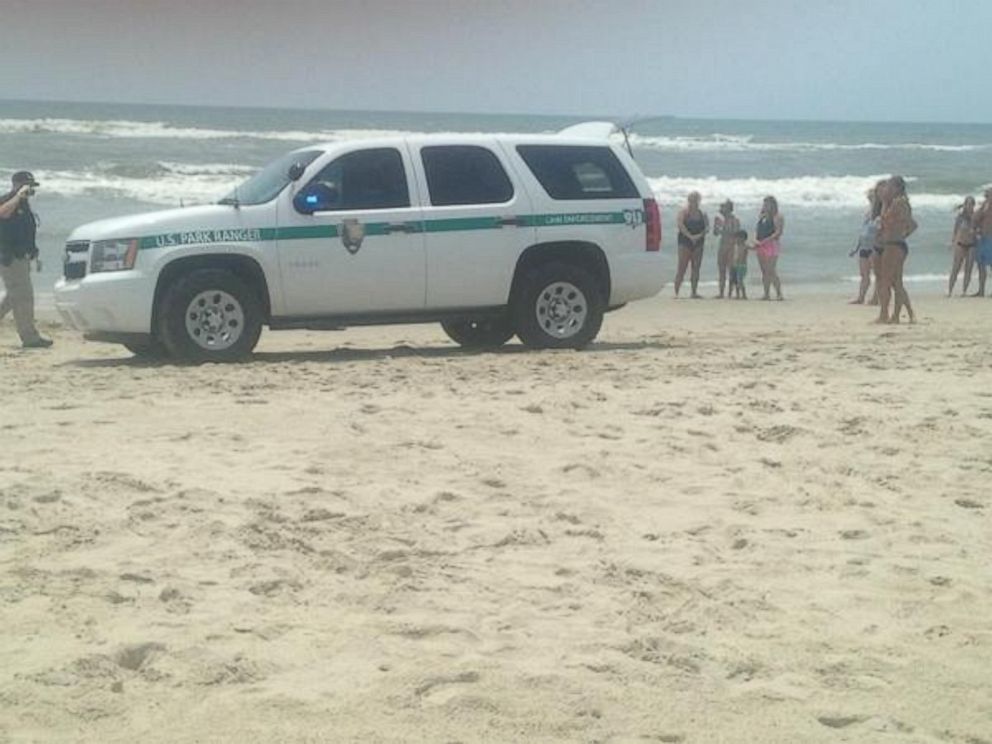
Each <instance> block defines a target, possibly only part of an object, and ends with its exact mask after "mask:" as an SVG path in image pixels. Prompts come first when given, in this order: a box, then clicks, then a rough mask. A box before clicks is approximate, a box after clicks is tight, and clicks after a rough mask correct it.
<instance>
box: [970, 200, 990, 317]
mask: <svg viewBox="0 0 992 744" xmlns="http://www.w3.org/2000/svg"><path fill="white" fill-rule="evenodd" d="M972 225H973V226H974V228H975V236H976V237H977V238H978V244H977V245H976V246H975V263H977V264H978V292H976V293H975V294H974V295H972V296H973V297H984V296H985V280H986V279H987V278H988V273H989V266H992V189H986V190H985V200H984V201H983V202H982V206H981V207H979V208H978V211H976V212H975V216H974V218H973V220H972Z"/></svg>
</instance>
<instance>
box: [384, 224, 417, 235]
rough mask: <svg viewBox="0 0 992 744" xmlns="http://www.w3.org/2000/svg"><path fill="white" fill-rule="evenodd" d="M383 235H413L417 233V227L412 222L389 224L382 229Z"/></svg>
mask: <svg viewBox="0 0 992 744" xmlns="http://www.w3.org/2000/svg"><path fill="white" fill-rule="evenodd" d="M382 231H383V232H384V233H386V234H387V235H390V234H392V233H397V232H401V233H407V234H409V233H415V232H417V225H416V223H414V222H389V223H387V224H386V226H385V227H384V228H383V229H382Z"/></svg>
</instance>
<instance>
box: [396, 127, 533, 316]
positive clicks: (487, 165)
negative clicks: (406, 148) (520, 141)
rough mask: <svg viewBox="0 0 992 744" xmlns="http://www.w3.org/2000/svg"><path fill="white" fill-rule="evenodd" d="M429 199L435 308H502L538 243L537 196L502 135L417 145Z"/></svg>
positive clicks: (416, 160) (418, 168)
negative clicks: (522, 260) (533, 222)
mask: <svg viewBox="0 0 992 744" xmlns="http://www.w3.org/2000/svg"><path fill="white" fill-rule="evenodd" d="M410 149H411V155H412V160H413V167H414V172H415V174H416V178H417V182H418V186H419V188H420V193H421V194H422V195H423V199H424V218H425V220H424V225H425V230H426V237H427V307H429V308H432V309H454V308H472V307H496V306H500V305H505V304H506V302H507V298H508V297H509V292H510V284H511V282H512V280H513V271H514V268H515V266H516V263H517V258H518V257H519V256H520V254H521V253H522V252H523V251H524V250H525V249H526V248H527V247H528V246H530V245H532V244H533V242H534V234H535V231H534V228H533V227H532V226H530V224H529V221H528V216H529V214H530V212H531V200H530V197H529V195H528V194H527V192H526V191H525V189H524V188H523V187H522V186H521V185H520V183H519V179H518V178H517V177H516V175H515V173H514V171H513V168H512V166H511V165H510V163H509V162H508V159H507V157H506V155H505V154H504V153H503V151H502V150H501V149H500V147H499V146H498V143H497V142H496V141H495V140H492V141H485V140H483V141H477V140H473V141H472V143H471V144H432V143H430V142H429V141H425V142H419V143H416V142H412V143H411V145H410Z"/></svg>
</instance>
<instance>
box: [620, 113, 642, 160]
mask: <svg viewBox="0 0 992 744" xmlns="http://www.w3.org/2000/svg"><path fill="white" fill-rule="evenodd" d="M637 119H638V117H636V116H634V117H631V118H630V119H628V120H627V121H624V122H621V123H620V124H619V125H618V128H619V129H620V133H621V134H623V144H624V146H625V147H626V148H627V154H628V155H630V157H631V159H632V160H633V159H634V149H633V148H632V147H631V146H630V133H631V132H632V131H633V130H634V124H636V123H637Z"/></svg>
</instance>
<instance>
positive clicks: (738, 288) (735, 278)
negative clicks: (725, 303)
mask: <svg viewBox="0 0 992 744" xmlns="http://www.w3.org/2000/svg"><path fill="white" fill-rule="evenodd" d="M753 248H754V246H749V245H748V244H747V230H738V231H737V233H736V234H735V235H734V259H733V263H731V265H730V288H729V291H728V292H727V299H728V300H729V299H730V298H731V297H734V293H735V292H736V295H737V299H738V300H746V299H747V287H746V286H744V279H745V278H746V277H747V252H748V251H749V250H752V249H753Z"/></svg>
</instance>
